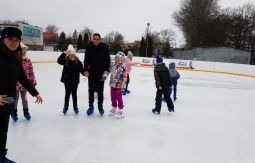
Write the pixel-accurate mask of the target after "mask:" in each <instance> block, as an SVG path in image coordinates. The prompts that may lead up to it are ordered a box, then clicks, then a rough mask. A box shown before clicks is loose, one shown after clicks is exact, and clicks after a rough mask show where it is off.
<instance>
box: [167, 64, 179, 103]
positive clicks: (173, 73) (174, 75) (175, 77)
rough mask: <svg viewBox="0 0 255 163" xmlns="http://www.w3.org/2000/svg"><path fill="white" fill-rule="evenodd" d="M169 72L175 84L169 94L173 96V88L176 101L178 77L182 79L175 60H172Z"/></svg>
mask: <svg viewBox="0 0 255 163" xmlns="http://www.w3.org/2000/svg"><path fill="white" fill-rule="evenodd" d="M169 73H170V77H171V81H172V84H173V89H172V88H170V90H169V96H170V97H171V94H172V90H173V91H174V94H173V99H174V101H176V100H177V83H178V82H177V81H178V79H180V74H179V72H178V71H177V70H176V67H175V63H174V62H171V63H170V64H169Z"/></svg>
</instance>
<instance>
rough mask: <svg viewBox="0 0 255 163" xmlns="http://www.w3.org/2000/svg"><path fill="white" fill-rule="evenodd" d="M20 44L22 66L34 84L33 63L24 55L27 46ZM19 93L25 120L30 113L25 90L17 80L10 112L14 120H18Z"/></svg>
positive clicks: (28, 117) (28, 118) (29, 116)
mask: <svg viewBox="0 0 255 163" xmlns="http://www.w3.org/2000/svg"><path fill="white" fill-rule="evenodd" d="M20 46H21V48H22V67H23V69H24V71H25V73H26V75H27V78H28V80H29V81H30V82H31V83H32V84H33V85H34V86H35V85H36V79H35V75H34V71H33V65H32V63H31V61H30V59H29V58H28V57H27V55H26V54H27V50H28V47H27V46H26V45H25V44H23V43H20ZM19 94H20V95H21V100H22V105H23V113H24V117H25V118H26V119H27V120H30V119H31V115H30V113H29V110H28V101H27V90H26V89H25V88H24V87H23V86H22V85H21V84H20V83H19V82H18V83H17V85H16V99H15V103H14V110H13V112H12V114H11V117H12V119H13V120H14V121H15V122H16V121H17V120H18V114H17V113H18V109H17V105H18V101H19Z"/></svg>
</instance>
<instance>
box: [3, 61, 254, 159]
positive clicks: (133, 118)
mask: <svg viewBox="0 0 255 163" xmlns="http://www.w3.org/2000/svg"><path fill="white" fill-rule="evenodd" d="M34 69H35V74H36V77H37V81H38V86H37V88H38V90H39V91H40V94H41V95H42V96H43V98H44V103H43V104H42V105H37V104H34V98H32V97H29V109H30V113H31V115H32V119H31V121H26V120H25V119H24V117H23V113H22V108H21V104H19V106H20V107H19V120H18V122H16V123H15V122H13V121H12V120H10V126H9V137H8V144H7V148H8V149H9V151H8V157H9V158H11V159H13V160H16V161H17V162H18V163H74V162H82V163H254V162H255V154H254V151H255V141H254V138H255V130H254V129H255V110H254V106H255V100H254V97H255V96H254V94H255V79H254V78H248V77H241V76H233V75H224V74H214V73H203V72H192V71H180V74H181V79H180V80H179V85H178V93H177V96H178V97H177V98H178V99H177V101H176V102H175V103H174V105H175V111H176V112H174V113H169V112H168V111H167V107H166V104H163V105H162V111H161V115H154V114H152V112H151V109H152V108H153V107H154V103H155V93H156V89H155V86H154V78H153V69H151V68H141V67H135V68H133V70H132V72H131V75H130V78H131V83H130V87H129V88H130V90H131V93H130V94H129V95H127V96H125V97H124V105H125V108H124V113H125V118H123V119H120V120H116V119H114V118H111V117H109V116H107V113H108V111H109V109H110V108H111V102H110V96H109V83H108V81H107V82H106V84H105V93H104V96H105V102H104V108H105V111H106V114H105V116H104V117H100V116H99V114H98V111H97V109H96V110H95V113H94V115H93V116H91V117H87V115H86V110H87V108H88V86H87V84H88V80H87V79H85V78H83V77H81V83H80V85H79V89H78V104H79V108H80V114H79V115H75V114H74V112H73V110H72V107H71V108H70V109H69V111H68V114H67V115H66V116H64V115H63V114H62V108H63V103H64V85H63V83H61V82H60V76H61V71H62V67H61V66H59V65H57V64H56V63H49V64H34ZM96 102H97V101H96ZM96 102H95V108H96V106H97V105H96ZM20 103H21V102H20ZM70 106H72V101H71V100H70Z"/></svg>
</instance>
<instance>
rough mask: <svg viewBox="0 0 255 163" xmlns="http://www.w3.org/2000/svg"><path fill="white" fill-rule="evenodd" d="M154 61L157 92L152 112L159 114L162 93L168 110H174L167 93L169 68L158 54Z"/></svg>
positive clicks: (169, 85)
mask: <svg viewBox="0 0 255 163" xmlns="http://www.w3.org/2000/svg"><path fill="white" fill-rule="evenodd" d="M156 63H157V64H156V66H155V68H154V77H155V83H156V88H157V93H156V99H155V100H156V104H155V108H154V109H152V112H153V113H157V114H160V111H161V102H162V100H161V98H162V94H163V95H164V98H165V99H166V103H167V107H168V111H169V112H174V105H173V102H172V100H171V98H170V97H169V95H168V90H169V89H170V88H171V87H172V83H171V78H170V74H169V70H168V68H167V67H166V65H165V63H163V59H162V58H161V57H160V56H157V57H156Z"/></svg>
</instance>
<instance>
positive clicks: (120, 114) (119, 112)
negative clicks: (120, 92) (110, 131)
mask: <svg viewBox="0 0 255 163" xmlns="http://www.w3.org/2000/svg"><path fill="white" fill-rule="evenodd" d="M115 118H116V119H121V118H124V114H123V112H122V109H119V110H118V111H117V112H116V114H115Z"/></svg>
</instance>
